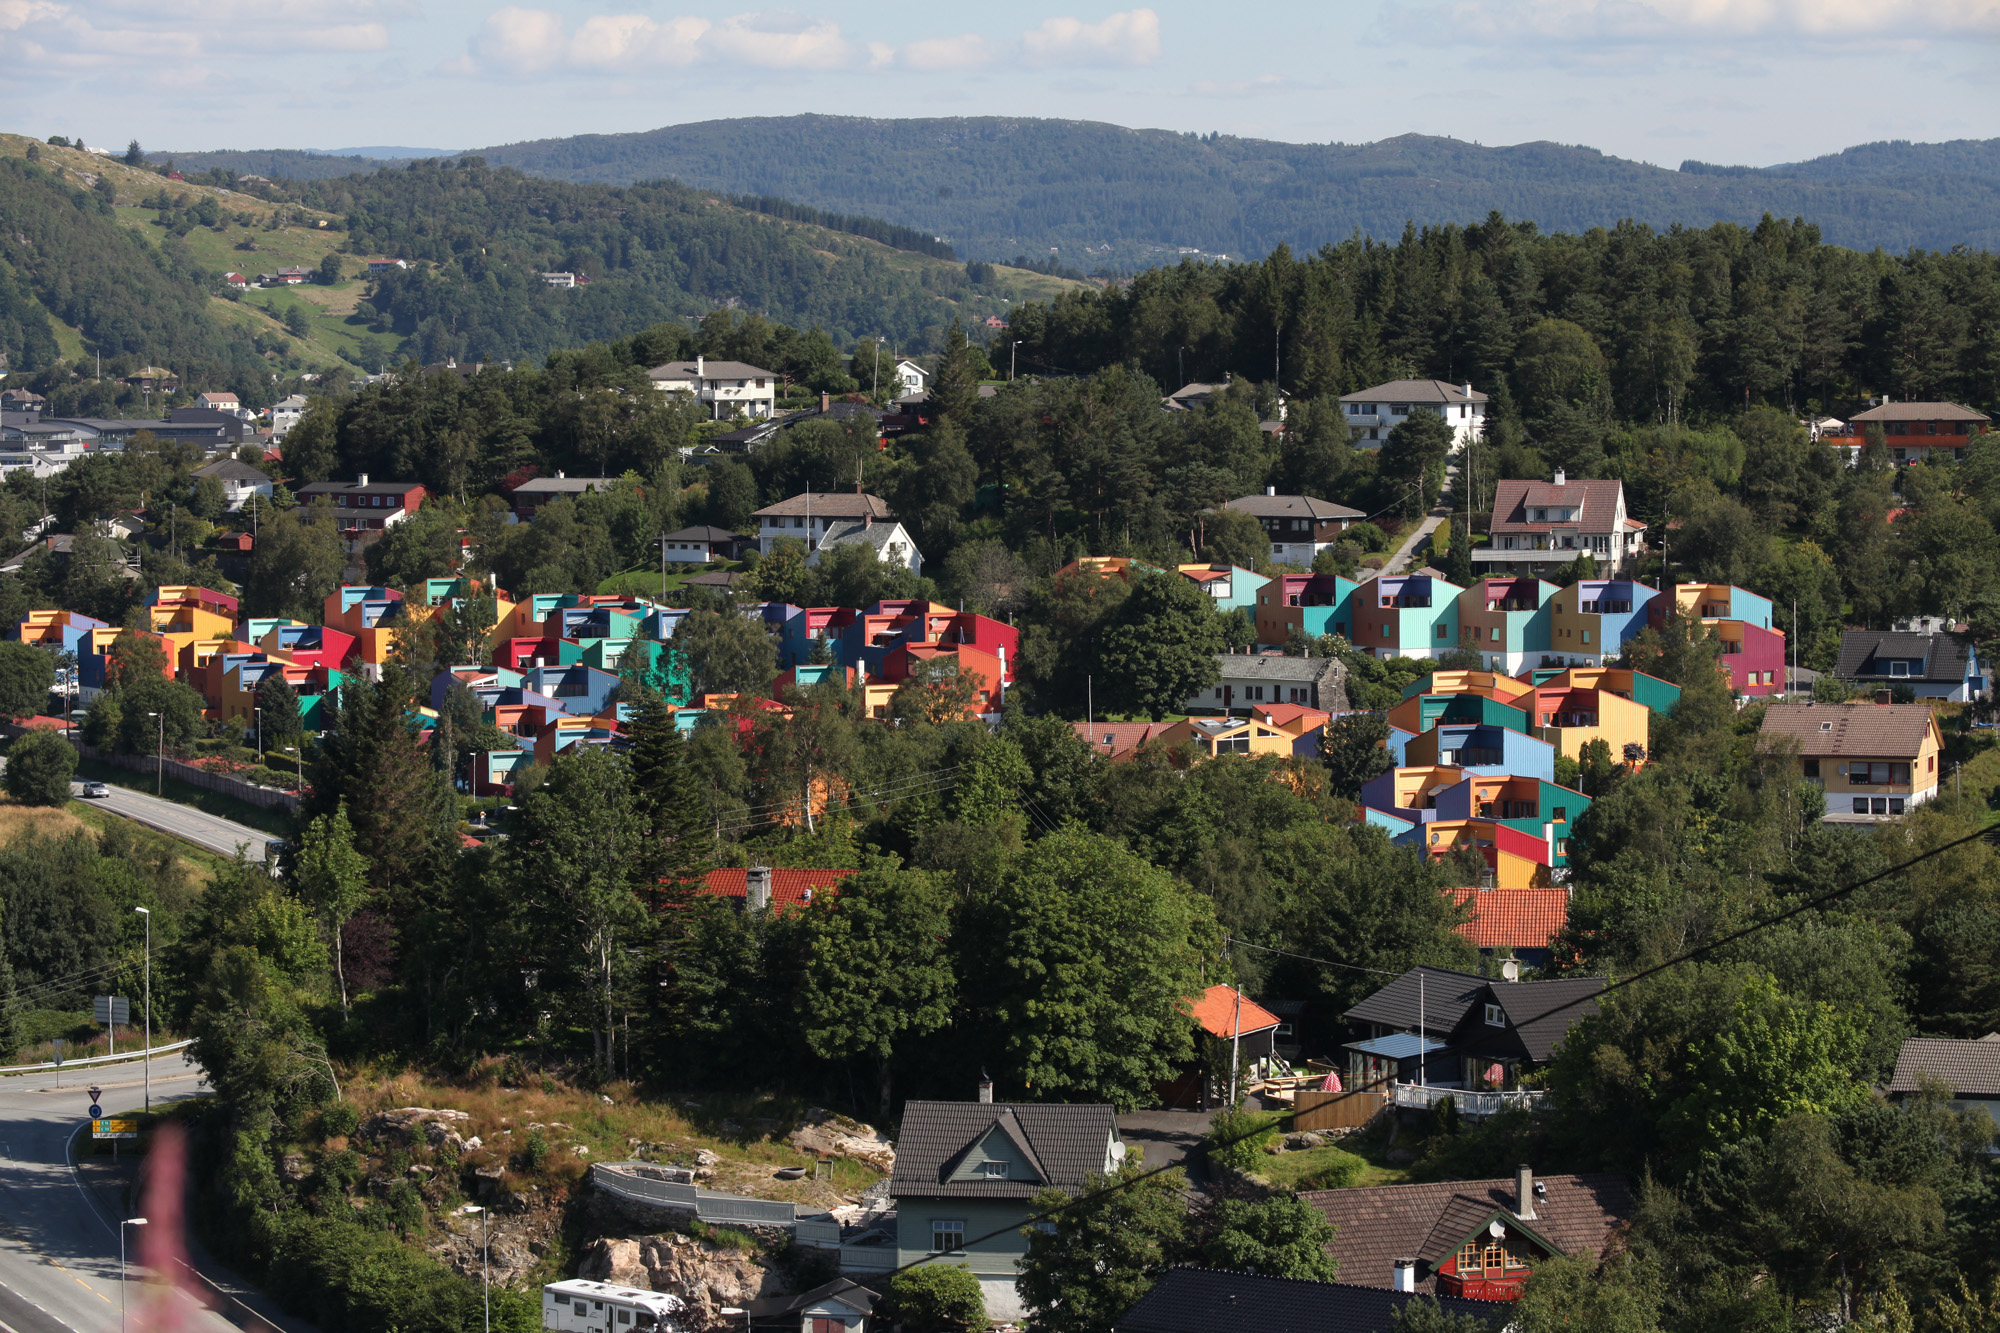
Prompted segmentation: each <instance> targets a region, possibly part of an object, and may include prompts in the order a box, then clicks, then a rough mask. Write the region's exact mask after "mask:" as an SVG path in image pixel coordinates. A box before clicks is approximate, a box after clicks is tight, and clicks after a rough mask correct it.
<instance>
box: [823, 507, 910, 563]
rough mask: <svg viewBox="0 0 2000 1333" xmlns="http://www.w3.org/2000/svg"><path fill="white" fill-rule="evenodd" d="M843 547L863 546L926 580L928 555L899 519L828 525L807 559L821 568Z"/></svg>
mask: <svg viewBox="0 0 2000 1333" xmlns="http://www.w3.org/2000/svg"><path fill="white" fill-rule="evenodd" d="M843 546H859V547H862V548H864V549H866V550H870V551H873V552H874V553H875V558H876V560H878V561H880V562H881V563H883V564H885V565H899V566H901V567H902V568H904V569H907V570H909V571H910V572H911V573H912V574H915V575H917V576H919V577H922V575H923V572H924V553H923V552H922V551H919V550H918V549H917V542H916V538H914V537H912V536H910V534H909V531H908V529H906V528H904V526H903V525H902V524H901V523H898V522H897V521H896V520H895V519H893V518H891V519H883V520H881V521H880V522H877V521H876V520H875V519H874V518H872V517H869V516H863V517H861V518H857V519H849V520H847V521H846V522H842V523H832V524H829V525H828V526H827V529H826V531H825V533H824V534H822V535H821V537H820V539H819V544H818V545H817V546H815V547H814V548H813V550H812V553H811V554H810V555H808V556H807V557H806V563H807V564H808V565H817V564H819V563H820V561H821V560H823V559H825V558H826V557H827V555H828V554H829V553H830V552H832V551H835V550H837V549H839V548H840V547H843Z"/></svg>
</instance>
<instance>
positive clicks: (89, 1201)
mask: <svg viewBox="0 0 2000 1333" xmlns="http://www.w3.org/2000/svg"><path fill="white" fill-rule="evenodd" d="M81 1133H83V1126H82V1125H78V1126H77V1127H76V1128H75V1129H73V1130H71V1131H70V1135H69V1138H68V1140H66V1141H65V1142H64V1144H63V1165H64V1166H67V1167H68V1168H69V1183H70V1184H72V1185H74V1186H76V1192H77V1194H78V1195H79V1196H80V1197H81V1198H82V1199H83V1202H84V1204H85V1206H86V1207H88V1208H89V1209H90V1215H91V1216H92V1217H94V1218H96V1219H97V1225H99V1226H101V1227H103V1228H104V1229H105V1230H106V1231H108V1232H110V1233H111V1234H112V1235H114V1236H115V1235H117V1234H118V1229H117V1228H116V1227H114V1226H112V1225H111V1224H110V1223H109V1222H107V1221H105V1220H104V1214H103V1213H102V1212H101V1211H99V1209H98V1207H97V1200H95V1199H93V1198H91V1197H90V1191H89V1190H87V1189H85V1188H84V1187H83V1178H82V1177H80V1176H78V1175H77V1173H76V1136H77V1135H79V1134H81ZM49 1262H51V1263H55V1261H54V1260H53V1259H52V1260H50V1261H49ZM56 1267H58V1268H61V1267H62V1265H61V1264H56Z"/></svg>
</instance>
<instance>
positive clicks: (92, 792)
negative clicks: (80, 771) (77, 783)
mask: <svg viewBox="0 0 2000 1333" xmlns="http://www.w3.org/2000/svg"><path fill="white" fill-rule="evenodd" d="M79 794H80V795H82V796H85V797H97V798H100V799H101V798H103V797H106V796H109V795H110V794H111V784H110V783H108V782H86V783H84V784H83V791H82V792H81V793H79Z"/></svg>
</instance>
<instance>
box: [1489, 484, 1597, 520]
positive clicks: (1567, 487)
mask: <svg viewBox="0 0 2000 1333" xmlns="http://www.w3.org/2000/svg"><path fill="white" fill-rule="evenodd" d="M1622 488H1623V483H1622V482H1616V481H1565V482H1564V483H1563V484H1562V485H1560V486H1558V485H1556V484H1555V483H1554V482H1551V481H1502V482H1501V483H1500V484H1499V486H1497V487H1496V488H1495V489H1494V492H1493V522H1492V525H1491V531H1493V532H1496V533H1522V532H1548V531H1550V530H1552V529H1554V528H1557V527H1563V528H1568V527H1570V526H1571V525H1570V524H1568V523H1560V524H1558V523H1552V522H1548V521H1541V522H1530V521H1529V519H1528V510H1529V509H1530V508H1531V507H1532V508H1536V509H1543V508H1555V509H1575V510H1576V511H1577V516H1576V521H1575V525H1574V526H1575V528H1576V530H1577V531H1578V532H1606V533H1608V532H1611V531H1612V530H1613V526H1614V523H1615V521H1616V516H1617V511H1618V496H1619V494H1620V492H1621V490H1622Z"/></svg>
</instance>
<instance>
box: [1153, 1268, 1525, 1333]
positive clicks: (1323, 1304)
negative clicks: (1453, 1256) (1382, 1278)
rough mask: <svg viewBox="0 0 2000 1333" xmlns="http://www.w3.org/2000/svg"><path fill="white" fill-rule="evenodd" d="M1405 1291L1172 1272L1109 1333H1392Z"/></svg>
mask: <svg viewBox="0 0 2000 1333" xmlns="http://www.w3.org/2000/svg"><path fill="white" fill-rule="evenodd" d="M1426 1299H1428V1298H1426V1297H1422V1296H1417V1295H1414V1294H1412V1293H1409V1292H1400V1291H1389V1290H1386V1289H1384V1288H1381V1287H1358V1286H1355V1285H1354V1284H1353V1283H1351V1282H1308V1281H1304V1280H1302V1279H1299V1278H1289V1277H1265V1276H1264V1275H1263V1274H1261V1273H1233V1272H1225V1271H1223V1270H1220V1269H1214V1268H1170V1269H1168V1270H1167V1271H1166V1272H1165V1273H1163V1274H1161V1275H1160V1280H1159V1281H1158V1282H1157V1283H1155V1284H1154V1286H1153V1289H1152V1290H1151V1291H1148V1292H1147V1293H1146V1294H1145V1295H1144V1296H1142V1297H1140V1298H1139V1303H1138V1304H1137V1305H1135V1306H1133V1307H1132V1308H1131V1310H1129V1311H1127V1312H1126V1314H1125V1317H1124V1318H1122V1319H1120V1320H1119V1321H1118V1322H1117V1324H1115V1325H1114V1326H1113V1333H1222V1331H1223V1330H1233V1329H1251V1328H1254V1329H1256V1330H1257V1333H1391V1330H1393V1329H1394V1328H1395V1327H1396V1323H1395V1313H1396V1311H1398V1310H1401V1309H1402V1308H1403V1307H1404V1306H1406V1305H1408V1304H1409V1303H1410V1302H1411V1301H1418V1300H1426ZM1437 1302H1438V1305H1439V1306H1440V1307H1441V1308H1442V1309H1443V1311H1444V1312H1445V1314H1447V1315H1471V1316H1472V1317H1473V1318H1475V1319H1485V1320H1488V1321H1489V1322H1490V1326H1491V1327H1493V1328H1496V1329H1497V1328H1500V1327H1501V1326H1502V1325H1504V1324H1505V1323H1507V1321H1508V1318H1509V1317H1510V1316H1511V1314H1512V1313H1513V1309H1514V1307H1513V1305H1512V1303H1510V1302H1504V1301H1468V1300H1461V1299H1460V1298H1458V1297H1456V1296H1440V1297H1438V1298H1437Z"/></svg>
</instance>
